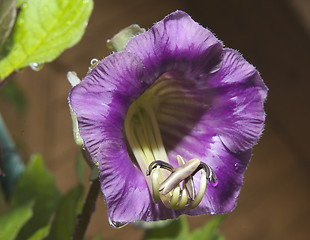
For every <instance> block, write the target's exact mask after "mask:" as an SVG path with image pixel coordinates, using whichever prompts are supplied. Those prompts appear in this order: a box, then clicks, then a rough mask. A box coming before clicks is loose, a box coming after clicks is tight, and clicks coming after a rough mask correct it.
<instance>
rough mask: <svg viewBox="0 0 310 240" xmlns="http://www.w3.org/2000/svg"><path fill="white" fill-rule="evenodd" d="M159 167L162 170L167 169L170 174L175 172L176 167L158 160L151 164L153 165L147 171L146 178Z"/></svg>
mask: <svg viewBox="0 0 310 240" xmlns="http://www.w3.org/2000/svg"><path fill="white" fill-rule="evenodd" d="M157 166H160V167H161V168H163V169H166V170H168V171H170V172H174V167H173V166H172V165H170V164H169V163H167V162H164V161H161V160H156V161H153V162H151V164H150V165H149V168H148V170H147V171H146V176H149V175H150V174H151V172H152V170H153V169H155V168H156V167H157Z"/></svg>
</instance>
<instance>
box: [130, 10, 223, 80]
mask: <svg viewBox="0 0 310 240" xmlns="http://www.w3.org/2000/svg"><path fill="white" fill-rule="evenodd" d="M125 51H128V52H132V53H134V54H136V55H137V56H138V57H139V58H140V59H141V61H142V62H143V64H144V65H145V67H146V70H147V71H148V73H149V74H150V75H154V76H155V78H158V77H159V76H160V75H161V74H163V73H166V72H172V73H176V74H177V75H178V77H179V78H184V79H195V80H199V79H204V77H205V76H206V75H208V74H209V73H210V72H213V71H216V70H217V69H218V67H219V64H220V61H221V57H222V44H221V43H220V42H219V41H218V39H217V38H216V37H215V36H214V35H213V34H212V33H211V32H210V31H209V30H208V29H206V28H204V27H202V26H201V25H199V24H198V23H197V22H195V21H194V20H193V19H192V18H191V17H190V16H189V15H188V14H187V13H185V12H182V11H176V12H173V13H171V14H170V15H168V16H167V17H165V18H164V19H163V20H162V21H160V22H158V23H156V24H155V25H154V26H153V27H152V28H150V29H149V30H148V31H147V32H145V33H143V34H140V35H138V36H136V37H134V38H132V39H131V40H130V41H129V42H128V44H127V46H126V48H125Z"/></svg>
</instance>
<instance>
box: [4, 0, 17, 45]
mask: <svg viewBox="0 0 310 240" xmlns="http://www.w3.org/2000/svg"><path fill="white" fill-rule="evenodd" d="M15 17H16V7H15V0H2V2H1V4H0V46H1V45H2V44H3V43H4V42H5V40H6V39H7V37H8V36H9V35H10V33H11V30H12V28H13V25H14V22H15Z"/></svg>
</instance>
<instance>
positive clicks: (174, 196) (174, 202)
mask: <svg viewBox="0 0 310 240" xmlns="http://www.w3.org/2000/svg"><path fill="white" fill-rule="evenodd" d="M179 199H180V186H176V187H175V188H174V190H173V193H172V197H171V200H170V203H169V208H175V206H176V205H177V203H178V201H179Z"/></svg>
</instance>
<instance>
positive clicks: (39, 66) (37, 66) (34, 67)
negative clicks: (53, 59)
mask: <svg viewBox="0 0 310 240" xmlns="http://www.w3.org/2000/svg"><path fill="white" fill-rule="evenodd" d="M29 66H30V68H31V69H32V70H34V71H40V70H41V69H42V68H43V63H30V64H29Z"/></svg>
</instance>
